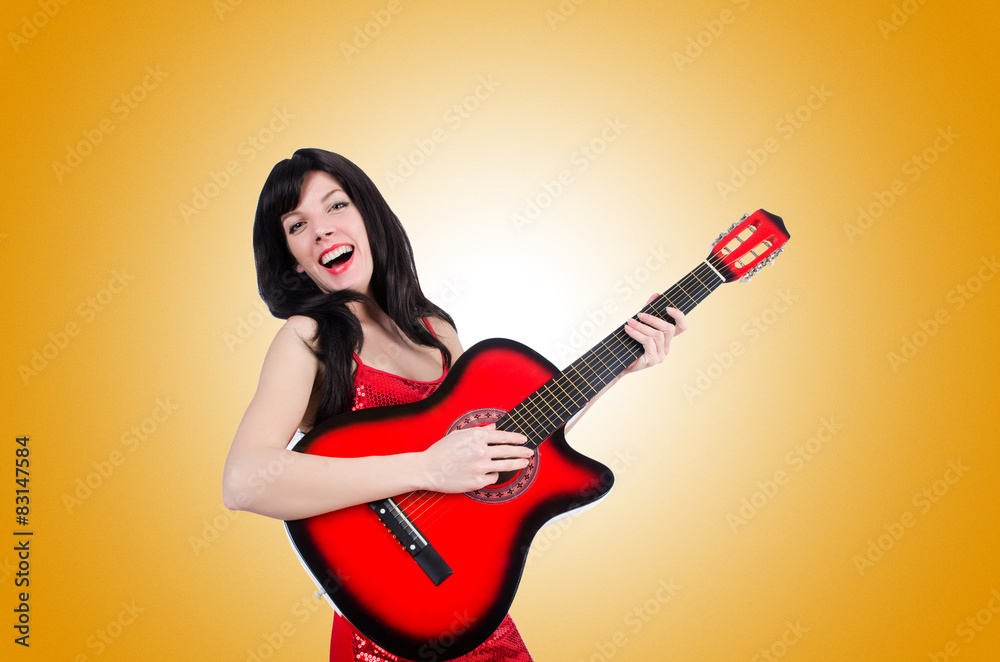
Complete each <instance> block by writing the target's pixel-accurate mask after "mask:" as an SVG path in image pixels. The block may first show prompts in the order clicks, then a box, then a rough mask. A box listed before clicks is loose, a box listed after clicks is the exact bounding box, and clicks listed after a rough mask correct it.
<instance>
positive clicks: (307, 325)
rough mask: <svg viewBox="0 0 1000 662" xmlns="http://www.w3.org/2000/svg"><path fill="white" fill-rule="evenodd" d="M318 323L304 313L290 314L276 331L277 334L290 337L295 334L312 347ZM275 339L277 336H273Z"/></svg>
mask: <svg viewBox="0 0 1000 662" xmlns="http://www.w3.org/2000/svg"><path fill="white" fill-rule="evenodd" d="M317 328H318V325H317V324H316V320H314V319H313V318H311V317H307V316H305V315H292V316H291V317H289V318H288V319H287V320H285V323H284V324H282V325H281V329H280V330H279V331H278V335H279V336H281V335H282V334H284V335H286V336H287V337H289V338H290V337H291V336H292V334H294V335H295V336H297V337H298V338H300V339H301V340H302V342H304V343H305V344H306V345H307V346H308V347H310V348H312V347H313V346H314V342H315V338H316V329H317ZM275 340H277V338H275Z"/></svg>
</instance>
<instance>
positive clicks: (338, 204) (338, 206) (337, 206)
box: [330, 201, 348, 211]
mask: <svg viewBox="0 0 1000 662" xmlns="http://www.w3.org/2000/svg"><path fill="white" fill-rule="evenodd" d="M347 204H348V203H347V202H344V201H341V202H335V203H333V205H331V206H330V211H333V210H335V209H343V208H344V207H346V206H347Z"/></svg>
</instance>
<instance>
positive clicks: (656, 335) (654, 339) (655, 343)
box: [625, 313, 672, 354]
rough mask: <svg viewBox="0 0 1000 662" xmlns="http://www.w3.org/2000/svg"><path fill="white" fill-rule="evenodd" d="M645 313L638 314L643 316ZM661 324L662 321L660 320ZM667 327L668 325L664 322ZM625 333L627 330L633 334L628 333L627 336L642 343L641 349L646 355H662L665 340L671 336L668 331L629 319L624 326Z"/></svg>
mask: <svg viewBox="0 0 1000 662" xmlns="http://www.w3.org/2000/svg"><path fill="white" fill-rule="evenodd" d="M644 314H645V313H640V315H644ZM660 321H661V322H662V320H660ZM664 324H666V325H667V326H668V327H669V326H670V324H669V323H666V322H664ZM625 329H626V332H627V331H628V330H631V331H633V332H634V333H629V335H630V336H631V337H633V338H635V339H636V340H638V341H639V342H641V343H642V345H643V347H644V348H645V350H646V351H647V352H648V353H653V354H664V353H665V352H664V348H665V347H666V343H667V339H668V338H669V336H670V335H672V334H671V333H670V332H669V331H663V330H660V329H658V328H656V327H653V326H650V325H649V324H644V323H643V322H640V321H638V320H636V319H634V318H632V319H629V322H628V324H626V326H625Z"/></svg>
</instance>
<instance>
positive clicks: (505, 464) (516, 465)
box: [490, 457, 528, 473]
mask: <svg viewBox="0 0 1000 662" xmlns="http://www.w3.org/2000/svg"><path fill="white" fill-rule="evenodd" d="M526 466H528V458H525V457H519V458H511V459H508V460H494V461H493V466H491V467H490V472H491V473H501V472H504V471H519V470H520V469H523V468H525V467H526Z"/></svg>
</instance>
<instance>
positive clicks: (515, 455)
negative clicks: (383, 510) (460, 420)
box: [419, 423, 534, 492]
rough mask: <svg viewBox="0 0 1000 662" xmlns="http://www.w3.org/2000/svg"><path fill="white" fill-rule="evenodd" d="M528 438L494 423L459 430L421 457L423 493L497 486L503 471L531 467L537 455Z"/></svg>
mask: <svg viewBox="0 0 1000 662" xmlns="http://www.w3.org/2000/svg"><path fill="white" fill-rule="evenodd" d="M527 441H528V438H527V437H525V436H524V435H523V434H517V433H515V432H503V431H500V430H497V429H496V425H495V424H493V423H491V424H489V425H485V426H483V427H476V428H468V429H466V430H456V431H455V432H452V433H450V434H449V435H447V436H446V437H444V438H443V439H441V440H440V441H438V442H435V443H434V445H432V446H431V447H430V448H428V449H427V450H425V451H424V452H423V453H421V454H420V456H419V457H420V459H421V465H422V466H421V470H422V473H423V476H424V478H425V487H424V489H427V490H430V491H433V492H471V491H473V490H478V489H482V488H484V487H486V486H487V485H491V484H493V483H495V482H496V480H497V475H498V474H499V473H501V472H504V471H519V470H521V469H523V468H524V467H526V466H528V459H529V458H530V457H531V456H532V455H533V454H534V451H532V449H530V448H526V447H525V446H524V443H525V442H527Z"/></svg>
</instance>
